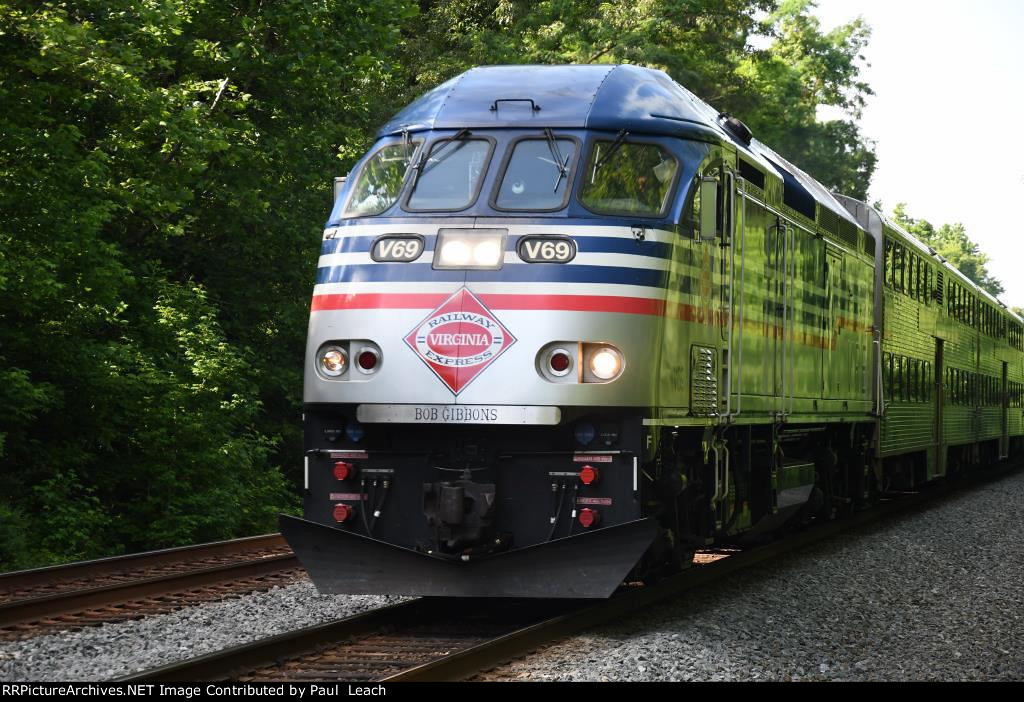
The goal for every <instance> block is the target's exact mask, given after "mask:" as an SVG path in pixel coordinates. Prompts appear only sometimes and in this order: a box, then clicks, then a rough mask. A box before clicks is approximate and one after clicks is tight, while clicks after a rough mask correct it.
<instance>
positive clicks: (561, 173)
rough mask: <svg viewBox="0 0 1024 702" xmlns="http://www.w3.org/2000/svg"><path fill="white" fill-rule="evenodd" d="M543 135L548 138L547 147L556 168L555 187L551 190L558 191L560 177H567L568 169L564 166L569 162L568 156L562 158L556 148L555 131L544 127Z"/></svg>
mask: <svg viewBox="0 0 1024 702" xmlns="http://www.w3.org/2000/svg"><path fill="white" fill-rule="evenodd" d="M544 136H546V137H547V139H548V149H550V150H551V158H553V159H555V168H557V169H558V176H557V177H556V178H555V187H554V188H553V189H552V191H551V192H558V186H559V184H560V183H561V182H562V178H568V177H569V169H568V168H566V166H567V165H568V163H569V156H571V155H572V154H570V155H569V156H566V157H565V159H564V160H563V159H562V152H561V151H560V150H559V149H558V140H557V139H555V133H554V132H552V131H551V128H550V127H545V128H544Z"/></svg>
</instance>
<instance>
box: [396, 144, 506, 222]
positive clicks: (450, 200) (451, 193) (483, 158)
mask: <svg viewBox="0 0 1024 702" xmlns="http://www.w3.org/2000/svg"><path fill="white" fill-rule="evenodd" d="M490 154H491V142H490V141H488V140H485V139H470V138H458V137H456V138H452V139H441V140H439V141H436V142H434V144H433V145H432V146H431V147H430V153H429V155H428V156H427V157H426V158H425V159H423V162H422V163H421V164H420V165H419V168H418V169H417V172H416V173H415V174H414V176H413V179H412V186H411V188H410V193H409V197H408V198H407V199H406V202H405V205H404V207H405V209H407V210H410V211H423V210H434V211H449V212H450V211H456V210H464V209H466V208H467V207H469V206H470V205H472V204H473V202H475V201H476V196H477V193H478V192H479V191H480V182H481V181H482V180H483V175H484V171H485V170H486V169H487V161H488V159H489V158H490Z"/></svg>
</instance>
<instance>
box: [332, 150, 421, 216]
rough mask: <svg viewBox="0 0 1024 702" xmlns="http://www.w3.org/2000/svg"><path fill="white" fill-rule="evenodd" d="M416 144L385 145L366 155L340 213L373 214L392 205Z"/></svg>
mask: <svg viewBox="0 0 1024 702" xmlns="http://www.w3.org/2000/svg"><path fill="white" fill-rule="evenodd" d="M419 143H420V142H418V141H415V142H401V143H398V144H388V145H386V146H382V147H381V148H380V150H379V151H377V153H375V154H374V155H373V156H371V157H370V158H368V159H367V160H366V163H365V164H363V168H362V170H361V171H359V176H358V177H357V178H356V183H355V185H353V186H352V196H351V197H350V198H349V200H348V206H347V207H346V208H345V214H344V215H343V216H345V217H362V216H366V215H376V214H380V213H381V212H384V211H385V210H387V209H388V208H390V207H391V206H392V205H393V204H395V200H397V199H398V195H399V193H400V192H401V190H402V184H403V183H404V182H405V174H406V173H407V172H408V170H409V164H411V163H412V160H413V156H414V155H415V153H416V148H417V147H418V146H419Z"/></svg>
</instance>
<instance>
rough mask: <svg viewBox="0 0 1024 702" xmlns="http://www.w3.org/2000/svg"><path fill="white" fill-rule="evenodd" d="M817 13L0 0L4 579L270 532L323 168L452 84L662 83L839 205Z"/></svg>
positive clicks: (297, 382)
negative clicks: (543, 69) (482, 77)
mask: <svg viewBox="0 0 1024 702" xmlns="http://www.w3.org/2000/svg"><path fill="white" fill-rule="evenodd" d="M812 10H813V5H810V4H808V3H806V2H786V3H783V4H782V5H779V4H778V3H776V2H775V1H774V0H721V1H715V2H712V0H636V1H633V2H624V1H623V0H609V1H607V2H594V1H589V2H570V1H569V0H545V1H542V2H526V0H447V1H445V0H435V1H433V2H431V1H425V2H419V3H416V2H413V1H412V0H381V1H380V2H374V3H366V2H362V1H359V0H324V1H323V2H317V3H310V2H303V1H300V0H278V1H277V2H261V1H251V0H240V1H239V2H235V3H230V4H228V3H218V2H211V1H209V0H133V1H132V2H129V1H128V0H75V2H70V1H68V2H57V1H51V2H43V3H40V2H29V1H28V0H18V1H6V2H5V1H3V0H0V104H2V105H3V110H2V111H0V212H3V218H2V219H0V461H2V469H3V470H2V474H0V490H2V492H0V494H2V495H3V497H2V498H0V569H5V568H9V567H15V566H29V565H35V564H39V563H45V562H50V561H55V560H67V559H72V558H85V557H91V556H96V555H100V554H109V553H114V552H118V551H122V550H127V551H131V550H138V549H142V548H155V547H160V546H168V545H173V544H181V543H186V542H194V541H202V540H209V539H217V538H227V537H231V536H237V535H240V534H244V533H252V532H254V531H265V530H270V529H273V528H274V519H273V515H274V513H275V512H276V511H278V510H279V509H292V508H294V507H295V506H296V497H294V496H293V495H294V493H295V492H296V491H294V490H290V489H289V485H290V484H291V485H294V484H297V482H298V479H299V471H300V457H301V441H300V413H301V367H302V364H301V359H302V354H303V348H304V336H305V328H306V322H307V315H308V300H309V294H310V286H311V284H312V277H313V271H314V269H315V263H316V256H317V250H318V246H317V244H318V241H319V237H320V228H321V224H322V222H323V221H324V218H325V216H326V214H327V211H328V207H329V199H330V185H329V183H330V177H331V176H332V175H335V174H337V173H344V172H345V170H347V168H348V167H350V166H351V165H352V164H353V163H354V162H355V160H356V159H357V158H358V157H359V156H360V155H361V154H362V153H363V152H364V150H365V149H366V147H367V146H368V145H369V144H370V143H371V141H372V138H373V130H374V129H375V128H376V126H377V125H378V124H379V123H380V122H381V121H382V120H384V119H385V118H386V117H387V116H388V115H390V114H392V113H393V112H394V111H395V110H396V109H397V108H398V107H400V106H401V105H402V104H404V103H406V102H408V101H409V100H410V99H412V98H413V97H415V96H416V95H418V94H420V93H421V92H423V91H424V90H426V89H428V88H431V87H433V86H434V85H436V84H437V83H439V82H440V81H442V80H444V79H447V78H449V77H451V76H453V75H455V74H457V73H458V72H460V71H462V70H464V69H466V68H469V67H470V66H473V65H477V64H491V63H519V62H540V63H567V62H568V63H581V62H613V61H617V62H630V63H638V64H645V65H649V66H654V67H658V68H663V69H665V70H667V71H668V72H669V73H670V74H671V75H673V76H674V77H675V78H676V79H678V80H679V81H680V82H682V83H683V84H685V85H687V86H688V87H690V88H691V89H692V90H694V91H695V92H696V93H698V94H699V95H701V96H703V97H705V98H706V99H708V100H710V101H711V102H712V103H713V104H715V105H717V106H718V107H720V108H721V109H723V110H727V111H730V112H732V113H734V114H737V115H738V116H740V117H741V118H742V119H744V120H745V121H747V122H748V123H749V124H751V126H753V127H754V129H755V131H756V132H757V134H758V136H760V137H761V138H762V139H763V140H764V141H766V142H767V143H770V144H772V145H774V146H777V147H779V149H780V151H782V152H783V153H784V154H785V155H787V156H789V157H790V158H792V159H793V160H794V161H795V162H797V163H800V164H802V165H804V166H805V167H807V168H808V169H809V170H810V171H811V172H812V173H815V174H817V175H818V176H819V177H820V178H822V179H823V180H824V181H825V182H826V183H827V184H829V185H834V186H836V187H839V188H840V189H843V190H845V191H846V192H849V193H851V194H854V195H859V194H862V192H863V191H864V190H866V187H867V182H868V180H869V178H870V175H871V171H872V169H873V167H874V155H873V153H872V151H871V147H870V144H867V143H865V142H864V140H863V139H862V138H861V136H860V134H859V132H858V131H857V129H856V127H855V125H854V124H853V122H852V121H840V122H828V123H819V122H818V121H817V120H816V110H817V109H818V107H819V106H820V105H831V106H834V107H838V108H839V109H842V110H846V111H847V113H848V114H849V115H850V116H851V118H853V117H855V116H856V114H857V110H859V108H860V106H861V105H862V101H863V97H864V96H865V95H867V94H869V92H870V91H869V90H868V88H867V86H865V85H863V84H862V83H859V82H858V81H857V70H856V59H857V53H858V52H859V50H860V48H861V47H862V46H863V43H864V42H865V41H866V40H867V31H866V28H864V27H863V26H862V25H861V24H860V23H856V22H855V23H853V24H851V25H849V26H847V27H843V28H839V29H837V30H835V31H833V32H829V33H823V32H821V30H820V28H819V27H818V25H817V22H816V21H815V20H814V18H813V16H812ZM762 18H763V19H762ZM764 34H769V35H771V36H772V37H774V41H773V43H771V44H770V45H769V46H768V48H765V49H754V48H752V46H751V38H752V37H754V36H755V35H764Z"/></svg>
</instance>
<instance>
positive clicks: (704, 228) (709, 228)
mask: <svg viewBox="0 0 1024 702" xmlns="http://www.w3.org/2000/svg"><path fill="white" fill-rule="evenodd" d="M718 233H719V232H718V178H714V177H708V176H705V177H703V178H701V179H700V240H701V241H711V240H712V239H714V238H715V237H716V236H718Z"/></svg>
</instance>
